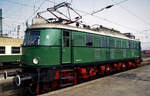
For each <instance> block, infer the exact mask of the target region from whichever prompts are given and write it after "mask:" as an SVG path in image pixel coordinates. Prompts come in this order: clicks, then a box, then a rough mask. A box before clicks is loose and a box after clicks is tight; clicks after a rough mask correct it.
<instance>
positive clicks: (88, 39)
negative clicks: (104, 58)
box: [86, 34, 93, 46]
mask: <svg viewBox="0 0 150 96" xmlns="http://www.w3.org/2000/svg"><path fill="white" fill-rule="evenodd" d="M92 41H93V40H92V36H91V35H89V34H87V35H86V45H87V46H92V45H93V42H92Z"/></svg>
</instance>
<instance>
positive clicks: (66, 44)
mask: <svg viewBox="0 0 150 96" xmlns="http://www.w3.org/2000/svg"><path fill="white" fill-rule="evenodd" d="M69 38H70V34H69V32H68V31H63V44H64V47H69V45H70V42H69Z"/></svg>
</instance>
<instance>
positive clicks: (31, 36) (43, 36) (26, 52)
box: [22, 28, 61, 66]
mask: <svg viewBox="0 0 150 96" xmlns="http://www.w3.org/2000/svg"><path fill="white" fill-rule="evenodd" d="M60 37H61V30H60V29H53V28H34V29H28V30H27V31H26V32H25V39H24V43H23V56H22V61H23V65H25V66H29V65H30V66H49V65H58V64H59V63H60V61H59V58H60V57H59V56H60V54H59V53H60Z"/></svg>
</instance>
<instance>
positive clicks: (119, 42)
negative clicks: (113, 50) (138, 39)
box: [118, 40, 121, 48]
mask: <svg viewBox="0 0 150 96" xmlns="http://www.w3.org/2000/svg"><path fill="white" fill-rule="evenodd" d="M118 48H121V40H119V41H118Z"/></svg>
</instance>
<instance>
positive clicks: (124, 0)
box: [91, 0, 128, 15]
mask: <svg viewBox="0 0 150 96" xmlns="http://www.w3.org/2000/svg"><path fill="white" fill-rule="evenodd" d="M126 1H128V0H123V1H120V2H118V3H116V2H115V3H114V4H112V5H108V6H106V7H104V8H101V9H100V10H97V11H93V12H92V13H91V15H94V14H96V13H98V12H101V11H103V10H105V9H109V8H111V7H113V6H115V5H119V4H121V3H124V2H126Z"/></svg>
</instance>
